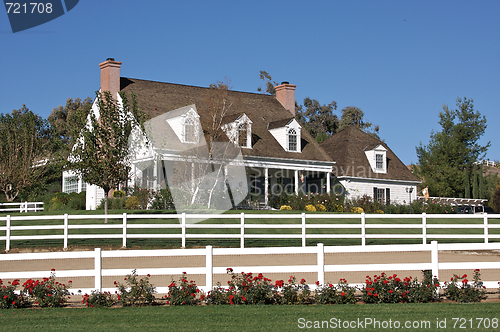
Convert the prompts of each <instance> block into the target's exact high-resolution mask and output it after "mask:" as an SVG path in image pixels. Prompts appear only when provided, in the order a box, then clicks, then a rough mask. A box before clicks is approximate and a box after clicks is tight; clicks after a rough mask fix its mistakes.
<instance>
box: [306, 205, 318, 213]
mask: <svg viewBox="0 0 500 332" xmlns="http://www.w3.org/2000/svg"><path fill="white" fill-rule="evenodd" d="M305 208H306V211H309V212H316V208H315V207H314V205H312V204H308V205H306V207H305Z"/></svg>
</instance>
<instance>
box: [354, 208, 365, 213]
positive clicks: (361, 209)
mask: <svg viewBox="0 0 500 332" xmlns="http://www.w3.org/2000/svg"><path fill="white" fill-rule="evenodd" d="M363 212H365V211H364V210H363V208H360V207H359V206H355V207H353V208H351V213H363Z"/></svg>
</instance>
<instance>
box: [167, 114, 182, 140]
mask: <svg viewBox="0 0 500 332" xmlns="http://www.w3.org/2000/svg"><path fill="white" fill-rule="evenodd" d="M167 122H168V124H169V125H170V127H171V128H172V130H173V131H174V133H175V134H176V135H177V138H179V140H180V141H181V142H184V137H183V136H184V135H183V133H184V128H182V124H183V122H184V121H183V118H182V116H178V117H176V118H172V119H168V120H167Z"/></svg>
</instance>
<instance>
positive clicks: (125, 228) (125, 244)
mask: <svg viewBox="0 0 500 332" xmlns="http://www.w3.org/2000/svg"><path fill="white" fill-rule="evenodd" d="M122 247H123V248H127V213H125V212H124V213H123V240H122Z"/></svg>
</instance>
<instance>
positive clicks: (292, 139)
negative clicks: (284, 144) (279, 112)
mask: <svg viewBox="0 0 500 332" xmlns="http://www.w3.org/2000/svg"><path fill="white" fill-rule="evenodd" d="M288 151H297V131H295V129H294V128H290V129H289V130H288Z"/></svg>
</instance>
